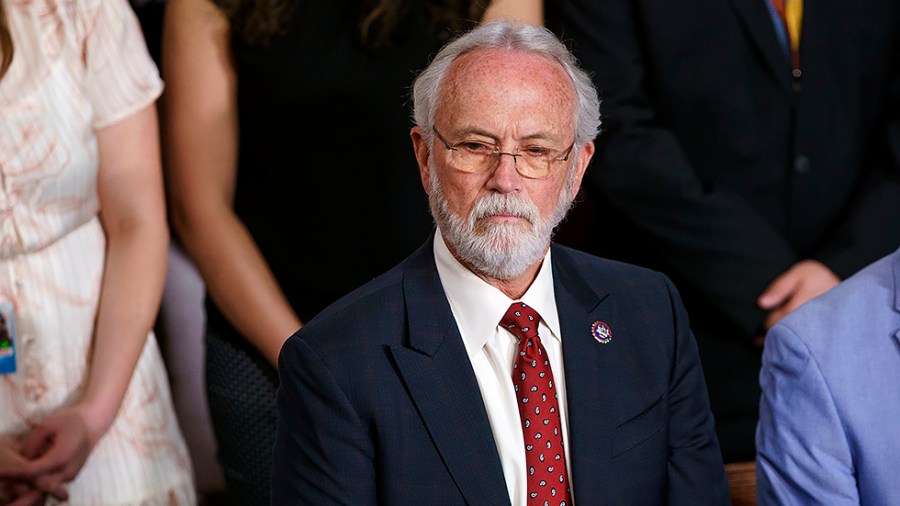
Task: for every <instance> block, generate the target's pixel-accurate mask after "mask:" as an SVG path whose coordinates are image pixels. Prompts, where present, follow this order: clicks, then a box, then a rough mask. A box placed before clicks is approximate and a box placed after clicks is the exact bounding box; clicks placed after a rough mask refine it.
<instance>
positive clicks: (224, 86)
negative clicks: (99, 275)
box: [162, 0, 301, 366]
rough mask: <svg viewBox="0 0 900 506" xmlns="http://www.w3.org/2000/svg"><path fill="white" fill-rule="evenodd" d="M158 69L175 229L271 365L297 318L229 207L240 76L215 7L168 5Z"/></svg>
mask: <svg viewBox="0 0 900 506" xmlns="http://www.w3.org/2000/svg"><path fill="white" fill-rule="evenodd" d="M162 66H163V75H164V76H165V78H166V81H167V83H168V86H167V91H166V94H165V95H164V100H165V117H164V118H165V120H164V129H163V131H164V136H165V137H164V141H165V144H164V145H165V155H166V176H167V184H168V194H169V197H170V205H171V212H172V223H173V226H174V228H175V231H176V233H177V235H178V238H179V240H181V242H182V243H183V244H184V247H185V249H186V250H187V251H188V253H189V254H190V255H191V257H192V258H193V260H194V262H195V263H196V265H197V268H198V270H199V271H200V273H201V275H202V276H203V280H204V283H205V284H206V289H207V291H208V293H209V294H210V296H211V297H212V299H213V301H214V302H215V304H216V306H217V307H218V308H219V310H220V311H221V312H222V313H223V314H224V315H225V317H226V318H228V319H229V321H230V322H231V324H232V325H234V327H235V328H236V329H237V330H238V331H239V332H240V333H241V334H242V335H243V336H245V337H246V338H247V339H248V340H249V341H250V342H251V343H252V344H253V345H254V346H255V347H256V348H257V349H258V350H259V351H260V352H261V353H262V354H263V355H264V356H265V357H266V358H267V359H268V360H269V362H270V363H271V364H272V365H273V366H276V365H277V362H278V353H279V351H280V349H281V345H282V344H283V343H284V341H285V340H286V339H287V338H288V336H290V335H291V334H292V333H294V332H295V331H296V330H297V329H298V328H299V327H300V325H301V323H300V320H299V318H298V317H297V315H296V314H295V312H294V311H293V309H292V308H291V307H290V305H289V304H288V302H287V299H286V298H285V296H284V294H283V293H282V291H281V289H280V288H279V286H278V283H277V281H276V280H275V276H274V275H273V274H272V271H271V270H270V268H269V266H268V265H267V264H266V261H265V259H264V258H263V256H262V254H261V253H260V251H259V249H258V247H257V246H256V244H255V243H254V241H253V238H252V237H251V235H250V233H249V232H248V231H247V229H246V227H245V226H244V224H243V223H242V222H241V221H240V219H239V218H238V217H237V216H236V215H235V213H234V210H233V198H234V185H235V181H236V177H237V142H238V117H237V103H236V100H237V98H236V91H237V76H236V75H235V71H234V66H233V63H232V61H231V50H230V29H229V24H228V20H227V19H226V18H225V16H224V15H223V14H222V13H221V11H219V9H218V8H217V7H215V6H214V5H213V4H212V3H211V2H209V1H208V0H170V1H169V2H167V6H166V13H165V22H164V32H163V47H162Z"/></svg>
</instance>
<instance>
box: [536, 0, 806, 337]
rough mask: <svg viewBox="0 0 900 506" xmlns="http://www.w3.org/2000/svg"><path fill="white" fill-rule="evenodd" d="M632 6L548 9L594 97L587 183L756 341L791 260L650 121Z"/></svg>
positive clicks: (784, 245)
mask: <svg viewBox="0 0 900 506" xmlns="http://www.w3.org/2000/svg"><path fill="white" fill-rule="evenodd" d="M637 3H638V2H635V1H633V0H604V1H592V0H560V2H557V3H556V5H555V7H551V8H552V9H553V11H552V14H554V15H555V19H554V20H553V25H552V26H554V28H555V29H556V30H557V31H558V32H559V33H560V34H561V36H562V37H563V39H564V40H566V39H573V40H574V41H575V44H574V50H575V52H576V54H577V56H578V58H579V59H580V60H581V62H582V64H583V65H584V66H585V68H587V69H589V70H590V71H592V72H593V73H594V76H593V79H594V83H595V85H596V86H597V87H598V89H599V91H600V98H601V100H602V105H601V110H602V112H603V119H604V126H603V132H602V133H601V135H600V137H599V138H598V149H597V157H596V158H595V162H594V168H593V169H592V171H590V172H589V175H588V178H587V180H586V184H587V185H588V186H590V187H592V188H594V189H595V190H596V191H597V192H599V193H601V194H602V196H603V199H604V202H605V203H608V204H610V205H613V206H615V207H617V208H618V209H620V210H621V211H622V213H623V214H625V215H626V216H628V217H629V218H630V219H631V220H632V222H633V223H632V225H633V226H634V227H636V228H637V229H638V230H639V232H640V233H641V234H643V235H646V236H647V237H649V238H650V239H651V240H652V241H653V242H654V244H655V247H656V248H658V249H660V250H663V251H666V252H667V253H666V262H668V264H669V265H668V266H667V268H668V269H670V270H671V272H673V273H677V274H678V276H679V277H680V278H681V279H683V280H686V282H688V283H691V284H692V285H693V287H692V288H693V289H694V290H696V291H698V292H699V293H701V294H702V295H703V296H704V298H705V300H706V301H708V303H709V304H710V305H712V306H713V307H715V308H716V309H718V311H719V312H720V313H721V314H723V315H725V316H727V317H728V318H729V319H731V320H732V321H733V322H735V323H737V324H738V325H739V326H740V328H741V329H742V330H743V331H744V333H745V334H746V335H748V336H752V335H756V334H757V333H758V332H759V330H760V329H761V328H762V321H763V318H764V313H763V311H761V310H759V309H757V306H756V298H757V297H758V296H759V294H760V293H761V292H762V291H763V290H764V289H765V287H766V286H767V285H768V283H769V282H771V281H772V280H773V279H774V278H775V277H777V276H778V275H779V274H781V273H782V272H784V271H785V269H787V268H788V267H790V266H791V265H792V264H794V263H795V262H796V261H798V260H799V258H798V256H797V254H796V253H795V251H794V250H793V248H792V247H791V246H790V245H789V244H788V242H787V241H786V239H785V238H784V237H783V236H782V235H781V234H780V233H779V232H778V231H777V230H775V229H774V227H773V226H772V225H770V224H769V223H768V221H767V220H765V219H764V218H763V217H762V216H761V215H760V214H759V213H758V212H757V211H756V210H755V209H753V208H752V207H751V206H750V205H749V204H748V203H747V202H746V201H745V200H744V199H742V198H741V197H739V196H738V195H736V194H734V193H731V192H729V191H727V190H725V189H723V188H721V187H717V186H715V185H709V184H706V183H704V182H703V181H702V180H701V179H700V177H699V176H698V174H697V171H696V170H695V168H694V167H693V166H692V164H691V162H690V161H689V160H688V159H687V157H686V154H685V152H684V150H683V148H682V146H681V145H680V144H679V140H678V139H677V138H676V136H675V135H674V133H673V132H671V131H670V130H667V129H666V128H665V127H663V126H661V125H660V124H659V123H658V121H657V118H658V113H657V110H656V106H655V104H654V103H653V101H652V99H651V97H650V96H649V93H648V88H649V86H650V84H649V82H648V80H649V77H648V72H647V66H646V64H645V62H646V61H647V60H648V59H649V58H650V57H651V56H650V55H647V54H644V51H643V49H642V46H643V45H644V44H643V43H644V41H642V40H641V36H640V34H639V32H640V22H639V14H638V8H637V6H636V4H637ZM550 14H551V13H549V12H548V20H549V18H550ZM761 245H764V246H761Z"/></svg>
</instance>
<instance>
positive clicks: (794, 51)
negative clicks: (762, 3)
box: [769, 0, 803, 70]
mask: <svg viewBox="0 0 900 506" xmlns="http://www.w3.org/2000/svg"><path fill="white" fill-rule="evenodd" d="M769 1H771V2H772V6H773V7H774V8H775V12H777V13H778V15H779V16H780V17H781V20H782V21H783V22H784V26H785V28H786V29H787V33H788V39H789V42H790V45H791V65H792V66H793V68H794V69H795V70H797V69H799V68H800V27H801V25H802V23H803V0H769Z"/></svg>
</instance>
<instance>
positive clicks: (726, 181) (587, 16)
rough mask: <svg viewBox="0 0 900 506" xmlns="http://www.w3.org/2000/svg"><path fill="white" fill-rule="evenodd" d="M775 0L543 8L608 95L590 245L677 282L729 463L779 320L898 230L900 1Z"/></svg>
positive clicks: (746, 425) (745, 446)
mask: <svg viewBox="0 0 900 506" xmlns="http://www.w3.org/2000/svg"><path fill="white" fill-rule="evenodd" d="M777 3H780V2H773V3H772V4H770V3H769V0H730V1H718V0H688V1H686V2H679V3H677V4H674V3H672V2H662V1H658V0H603V1H599V0H560V1H557V2H548V3H547V13H546V14H547V25H548V27H549V28H551V29H552V30H553V31H554V32H555V33H557V34H558V35H559V36H560V37H562V38H563V39H564V40H566V41H568V42H571V43H572V44H573V46H574V51H575V54H576V56H577V57H578V58H579V59H580V60H581V61H582V62H583V64H584V66H585V67H586V68H587V69H589V70H591V71H593V80H594V83H595V84H596V85H597V87H598V89H599V92H600V95H601V98H602V99H603V104H604V115H605V117H604V121H605V123H604V125H605V131H604V132H603V133H601V135H600V137H599V138H598V141H597V142H598V147H597V152H598V156H597V158H596V159H595V161H594V165H595V167H594V169H593V170H592V171H591V174H592V175H591V176H590V177H589V178H588V180H586V182H585V189H586V193H587V196H586V199H587V200H588V201H589V202H590V203H591V204H592V205H594V206H595V208H596V218H595V220H594V221H595V223H594V225H592V226H590V231H589V232H590V233H588V234H586V235H587V236H589V237H591V238H593V239H596V240H594V241H593V242H592V243H591V244H589V245H583V247H584V248H585V249H586V250H588V251H590V252H592V253H595V254H599V255H602V256H606V257H610V258H614V259H619V260H624V261H628V262H632V263H637V264H640V265H644V266H648V267H651V268H654V269H657V270H660V271H662V272H664V273H666V274H667V275H668V276H669V277H670V278H671V279H672V281H673V282H674V283H675V286H677V287H678V289H679V291H680V293H681V294H682V295H683V297H684V301H685V306H686V308H687V310H688V314H689V315H690V317H691V323H692V329H693V331H694V334H695V335H696V337H697V342H698V347H699V350H700V356H701V360H702V362H703V366H704V371H705V377H706V379H707V382H708V387H709V396H710V402H711V406H712V411H713V414H714V415H715V418H716V424H717V431H718V436H719V442H720V444H721V446H722V450H723V454H724V460H725V461H726V462H738V461H752V460H753V458H754V455H755V448H754V429H755V427H756V421H757V418H758V406H759V396H760V389H759V382H758V375H759V371H760V363H761V362H760V360H761V351H762V336H764V335H765V332H766V330H767V329H768V328H770V327H771V326H772V325H773V324H774V323H775V322H777V321H778V320H779V319H780V318H781V317H783V316H785V315H786V314H788V313H790V312H791V311H792V310H793V309H795V308H796V307H798V306H799V305H800V304H802V303H803V302H805V301H807V300H809V299H811V298H812V297H814V296H816V295H818V294H820V293H822V292H824V291H826V290H827V289H829V288H831V287H833V286H834V285H835V284H837V282H838V281H839V280H840V279H843V278H846V277H847V276H849V275H851V274H852V273H854V272H856V271H857V270H859V269H860V268H862V267H863V266H865V265H868V264H869V263H870V262H872V261H874V260H876V259H878V258H881V257H882V256H884V255H886V254H888V253H889V252H891V251H892V250H893V249H894V248H896V244H897V243H898V241H900V183H898V173H900V171H898V154H900V122H898V119H900V81H898V75H900V46H898V44H900V27H898V11H900V3H898V2H896V1H894V0H863V1H860V2H842V1H838V0H818V1H815V2H809V1H808V2H806V3H805V5H803V4H801V3H799V0H789V1H788V7H787V9H788V12H787V14H786V16H785V17H786V18H787V19H788V21H787V22H783V21H782V17H781V16H780V15H779V14H778V12H777V10H776V8H775V5H774V4H777ZM779 8H780V7H779Z"/></svg>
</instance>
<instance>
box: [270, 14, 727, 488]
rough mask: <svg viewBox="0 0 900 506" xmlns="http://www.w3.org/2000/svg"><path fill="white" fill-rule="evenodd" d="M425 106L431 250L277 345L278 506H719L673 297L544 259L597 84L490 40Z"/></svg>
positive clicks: (659, 282) (701, 400)
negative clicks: (432, 225) (434, 226)
mask: <svg viewBox="0 0 900 506" xmlns="http://www.w3.org/2000/svg"><path fill="white" fill-rule="evenodd" d="M413 98H414V113H415V123H416V126H415V127H414V128H413V129H412V131H411V137H412V140H413V146H414V150H415V154H416V158H417V160H418V163H419V168H420V175H421V179H422V184H423V186H424V188H425V190H426V192H427V194H428V196H429V203H430V208H431V212H432V215H433V216H434V218H435V221H436V223H437V226H438V231H437V232H436V233H434V234H433V236H432V237H431V238H430V239H429V240H427V241H426V243H425V244H424V245H423V246H422V247H421V248H420V249H419V250H418V251H416V252H415V253H413V254H412V255H411V256H410V257H408V258H407V259H406V260H405V261H404V262H402V263H401V264H399V265H398V266H397V267H395V268H394V269H392V270H391V271H389V272H387V273H386V274H384V275H382V276H380V277H378V278H376V279H375V280H373V281H371V282H370V283H368V284H366V285H364V286H362V287H361V288H359V289H357V290H356V291H354V292H353V293H351V294H350V295H348V296H346V297H344V298H342V299H341V300H339V301H338V302H336V303H335V304H333V305H332V306H330V307H329V308H327V309H326V310H324V311H323V312H322V313H320V314H319V315H318V316H316V317H314V318H313V319H312V320H311V321H310V322H309V323H308V324H307V325H306V326H304V327H303V329H301V330H300V331H299V332H297V333H296V334H294V335H293V336H292V337H291V338H289V339H288V340H287V342H286V343H285V345H284V347H283V348H282V351H281V354H280V358H279V374H280V380H281V382H280V387H279V392H278V403H277V404H278V413H279V416H278V435H277V438H276V445H275V454H274V465H273V483H272V500H273V504H316V505H319V504H354V505H359V504H390V505H403V504H416V505H421V504H441V505H451V504H478V505H481V504H490V505H495V504H516V505H519V504H522V505H524V504H545V501H546V504H554V505H560V504H571V503H572V501H573V499H574V501H575V503H577V504H616V503H622V502H628V503H629V504H664V503H672V504H728V495H727V484H726V483H725V476H724V467H723V463H722V460H721V457H720V452H719V447H718V443H717V441H716V437H715V433H714V429H713V425H714V423H713V419H712V416H711V413H710V411H709V405H708V400H707V395H706V387H705V385H704V380H703V374H702V370H701V367H700V364H699V358H698V354H697V350H696V345H695V342H694V339H693V337H692V335H691V331H690V329H689V323H688V319H687V316H686V315H685V312H684V309H683V308H682V305H681V302H680V299H679V296H678V294H677V292H676V291H675V289H674V288H673V286H672V284H671V283H670V282H669V281H668V280H667V278H666V277H665V276H663V275H662V274H659V273H656V272H652V271H649V270H646V269H643V268H639V267H634V266H629V265H625V264H620V263H616V262H611V261H607V260H603V259H600V258H596V257H592V256H589V255H587V254H584V253H581V252H578V251H575V250H573V249H569V248H566V247H562V246H558V245H551V241H550V238H551V234H552V232H553V230H554V228H556V226H557V224H558V223H559V222H560V221H561V220H562V219H563V217H564V216H565V215H566V213H567V211H568V209H569V207H570V206H571V203H572V201H573V198H574V197H575V195H576V193H577V191H578V187H579V185H580V182H581V179H582V176H583V174H584V171H585V168H586V167H587V165H588V162H589V161H590V159H591V156H592V155H593V153H594V144H593V138H594V137H595V136H596V133H597V128H598V126H599V104H598V99H597V94H596V90H595V89H594V87H593V86H592V84H591V82H590V78H589V77H588V76H587V74H586V73H585V72H584V71H583V70H581V69H580V68H579V67H578V66H577V65H576V63H575V61H574V59H573V58H572V55H571V54H570V53H569V52H568V50H567V49H566V48H565V46H564V45H563V44H562V43H561V42H560V41H559V40H558V39H557V38H556V37H555V36H553V34H552V33H550V32H549V31H548V30H546V29H544V28H540V27H536V26H529V25H514V24H509V23H489V24H485V25H483V26H482V27H479V28H476V29H475V30H473V31H471V32H468V33H465V34H463V35H462V36H460V37H459V38H458V39H456V40H455V41H453V42H451V43H450V44H448V45H446V46H445V47H444V48H443V49H442V50H441V51H440V52H439V53H438V54H437V55H436V57H435V58H434V60H433V61H432V62H431V64H430V65H429V66H428V68H427V69H426V70H425V71H423V72H422V73H421V74H420V75H419V76H418V78H417V79H416V82H415V85H414V88H413ZM373 155H374V153H373Z"/></svg>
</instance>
